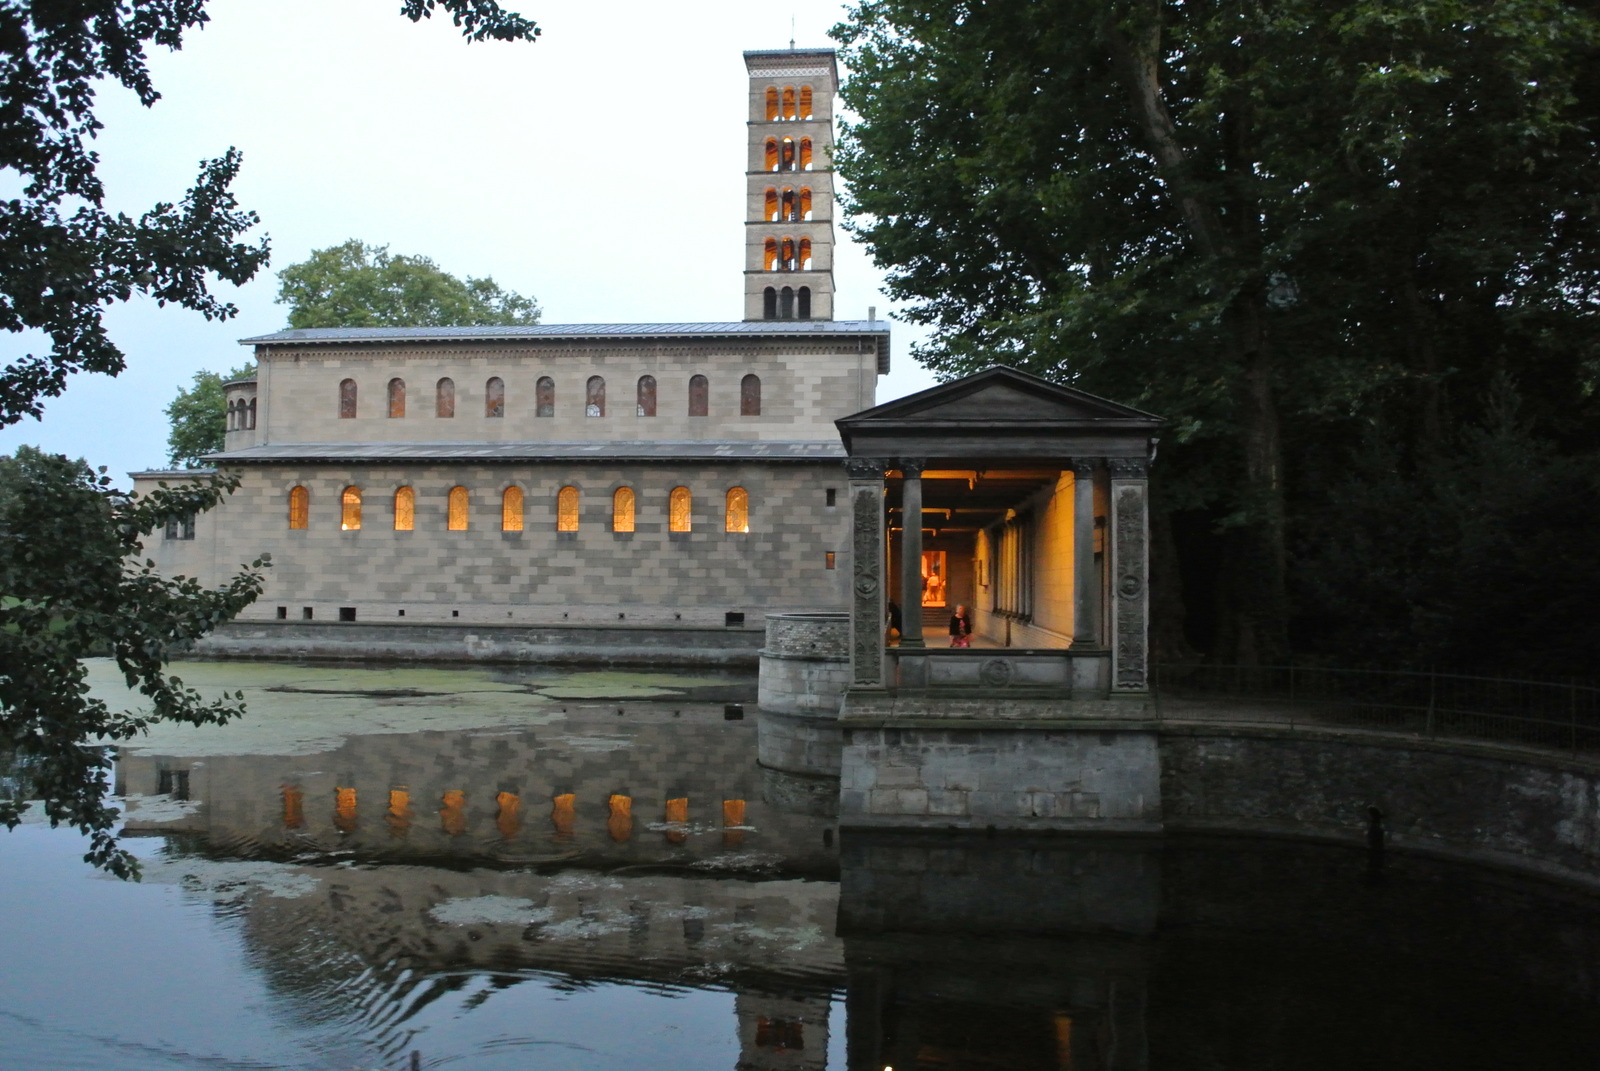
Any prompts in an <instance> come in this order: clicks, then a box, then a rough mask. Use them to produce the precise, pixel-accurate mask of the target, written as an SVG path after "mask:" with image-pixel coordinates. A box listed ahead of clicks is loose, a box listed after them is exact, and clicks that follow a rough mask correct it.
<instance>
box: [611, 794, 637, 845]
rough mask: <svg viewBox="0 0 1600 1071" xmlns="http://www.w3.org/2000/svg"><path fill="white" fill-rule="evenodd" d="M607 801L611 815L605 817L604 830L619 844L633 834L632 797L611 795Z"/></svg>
mask: <svg viewBox="0 0 1600 1071" xmlns="http://www.w3.org/2000/svg"><path fill="white" fill-rule="evenodd" d="M607 802H608V806H609V807H610V808H611V817H610V818H607V819H606V832H607V833H610V834H611V839H612V840H614V841H616V842H617V843H618V844H621V843H622V842H623V841H625V840H627V839H628V838H629V837H631V836H633V797H632V796H612V797H611V799H610V800H609V801H607Z"/></svg>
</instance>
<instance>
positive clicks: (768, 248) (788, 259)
mask: <svg viewBox="0 0 1600 1071" xmlns="http://www.w3.org/2000/svg"><path fill="white" fill-rule="evenodd" d="M762 252H763V257H762V262H761V263H762V266H763V267H764V268H765V269H766V270H767V271H810V270H811V239H810V238H768V239H767V241H766V245H765V246H764V247H763V250H762Z"/></svg>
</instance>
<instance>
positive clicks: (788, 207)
mask: <svg viewBox="0 0 1600 1071" xmlns="http://www.w3.org/2000/svg"><path fill="white" fill-rule="evenodd" d="M796 210H797V204H796V201H795V194H794V190H792V189H791V190H784V191H783V195H782V196H781V197H780V198H779V199H778V215H780V216H782V217H783V221H784V222H785V223H792V222H794V221H795V220H796V219H798V218H799V216H797V215H796V214H795V213H796Z"/></svg>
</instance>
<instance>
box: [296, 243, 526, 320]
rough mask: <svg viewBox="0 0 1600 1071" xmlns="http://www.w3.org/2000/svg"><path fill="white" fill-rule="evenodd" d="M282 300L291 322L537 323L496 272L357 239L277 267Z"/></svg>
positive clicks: (522, 300)
mask: <svg viewBox="0 0 1600 1071" xmlns="http://www.w3.org/2000/svg"><path fill="white" fill-rule="evenodd" d="M278 279H279V281H280V285H279V288H278V303H279V304H280V305H288V306H289V326H290V327H452V326H455V327H459V326H466V325H472V324H532V323H538V322H539V306H538V305H537V304H535V303H534V301H533V299H532V298H526V297H523V296H522V295H521V294H518V293H516V292H515V291H510V290H502V289H501V288H500V286H499V284H497V283H496V282H495V281H494V280H493V279H490V278H487V277H485V278H482V279H475V278H473V277H472V276H468V277H467V278H466V280H465V281H462V280H460V279H457V278H456V277H455V276H454V275H451V274H450V273H449V272H446V271H444V270H442V269H441V268H440V267H439V266H438V265H437V264H435V263H434V262H433V261H432V260H429V259H428V258H427V257H413V256H405V255H399V256H394V255H391V254H390V253H389V247H388V246H386V245H379V246H369V245H367V244H366V243H365V242H362V241H360V240H359V239H356V238H352V239H350V240H349V241H347V242H345V243H344V244H343V245H336V246H330V247H329V248H327V249H316V250H313V251H312V253H311V256H309V257H308V258H306V259H305V260H303V261H301V262H300V263H298V264H291V265H290V266H289V267H287V268H285V269H283V271H281V272H279V273H278Z"/></svg>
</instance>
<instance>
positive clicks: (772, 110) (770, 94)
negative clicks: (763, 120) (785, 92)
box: [767, 86, 778, 123]
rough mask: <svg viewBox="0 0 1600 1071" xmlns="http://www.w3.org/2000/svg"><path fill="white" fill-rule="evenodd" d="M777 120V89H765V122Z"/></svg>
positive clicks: (770, 87) (769, 87)
mask: <svg viewBox="0 0 1600 1071" xmlns="http://www.w3.org/2000/svg"><path fill="white" fill-rule="evenodd" d="M776 118H778V87H777V86H768V87H767V122H769V123H770V122H772V121H773V120H774V119H776Z"/></svg>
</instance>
